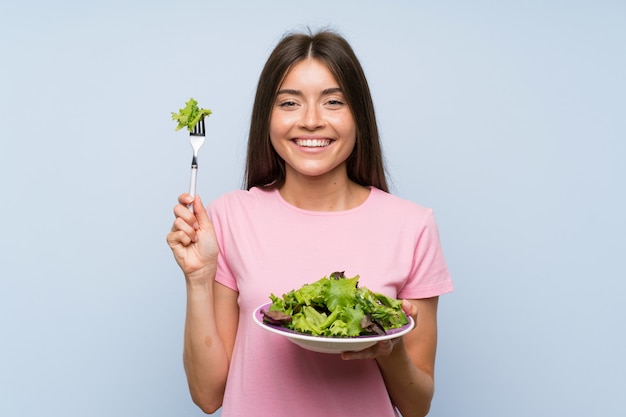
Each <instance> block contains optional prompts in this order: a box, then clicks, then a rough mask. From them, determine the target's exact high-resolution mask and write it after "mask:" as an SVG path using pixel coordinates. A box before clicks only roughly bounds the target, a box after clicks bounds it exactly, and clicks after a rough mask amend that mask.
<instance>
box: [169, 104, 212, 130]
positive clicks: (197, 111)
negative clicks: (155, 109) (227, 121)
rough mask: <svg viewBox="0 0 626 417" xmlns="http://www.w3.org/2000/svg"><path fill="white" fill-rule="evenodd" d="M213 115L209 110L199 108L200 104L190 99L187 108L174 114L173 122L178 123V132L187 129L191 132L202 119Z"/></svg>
mask: <svg viewBox="0 0 626 417" xmlns="http://www.w3.org/2000/svg"><path fill="white" fill-rule="evenodd" d="M212 113H213V112H212V111H211V110H209V109H201V108H199V107H198V102H197V101H196V100H194V99H193V98H190V99H189V101H187V103H185V107H183V108H182V109H180V110H179V111H178V113H174V112H172V120H174V121H176V122H178V125H177V126H176V130H180V129H182V128H184V127H186V128H187V130H189V131H190V132H191V131H193V128H194V127H195V126H196V124H197V123H198V122H199V121H200V119H202V118H203V117H205V116H208V115H210V114H212Z"/></svg>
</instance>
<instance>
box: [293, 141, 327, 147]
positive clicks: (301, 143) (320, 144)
mask: <svg viewBox="0 0 626 417" xmlns="http://www.w3.org/2000/svg"><path fill="white" fill-rule="evenodd" d="M296 143H297V144H298V146H305V147H309V148H319V147H323V146H328V145H329V144H330V139H296Z"/></svg>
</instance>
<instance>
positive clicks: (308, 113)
mask: <svg viewBox="0 0 626 417" xmlns="http://www.w3.org/2000/svg"><path fill="white" fill-rule="evenodd" d="M300 123H301V126H302V127H303V128H305V129H308V130H315V129H318V128H320V127H322V125H323V124H324V117H323V115H322V112H321V110H320V109H319V108H318V106H316V105H308V106H306V107H305V108H304V109H303V111H302V119H301V122H300Z"/></svg>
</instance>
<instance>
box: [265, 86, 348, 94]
mask: <svg viewBox="0 0 626 417" xmlns="http://www.w3.org/2000/svg"><path fill="white" fill-rule="evenodd" d="M336 93H343V90H342V89H341V88H339V87H332V88H327V89H325V90H322V95H328V94H336ZM279 94H292V95H294V96H301V95H302V91H300V90H294V89H290V88H284V89H282V90H278V93H277V95H279Z"/></svg>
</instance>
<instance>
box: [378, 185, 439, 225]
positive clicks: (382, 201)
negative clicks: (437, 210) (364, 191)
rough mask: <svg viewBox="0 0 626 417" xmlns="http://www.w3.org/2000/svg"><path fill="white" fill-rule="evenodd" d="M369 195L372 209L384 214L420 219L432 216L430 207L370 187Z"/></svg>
mask: <svg viewBox="0 0 626 417" xmlns="http://www.w3.org/2000/svg"><path fill="white" fill-rule="evenodd" d="M371 193H372V194H371V201H372V206H373V208H375V209H376V210H379V211H381V212H384V213H386V214H392V213H395V215H396V216H398V215H403V216H407V215H408V216H411V217H417V218H422V219H423V218H427V217H431V216H432V213H433V210H432V209H431V208H430V207H425V206H422V205H421V204H418V203H416V202H414V201H411V200H407V199H405V198H402V197H399V196H397V195H394V194H390V193H388V192H385V191H382V190H379V189H378V188H374V187H372V191H371Z"/></svg>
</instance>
